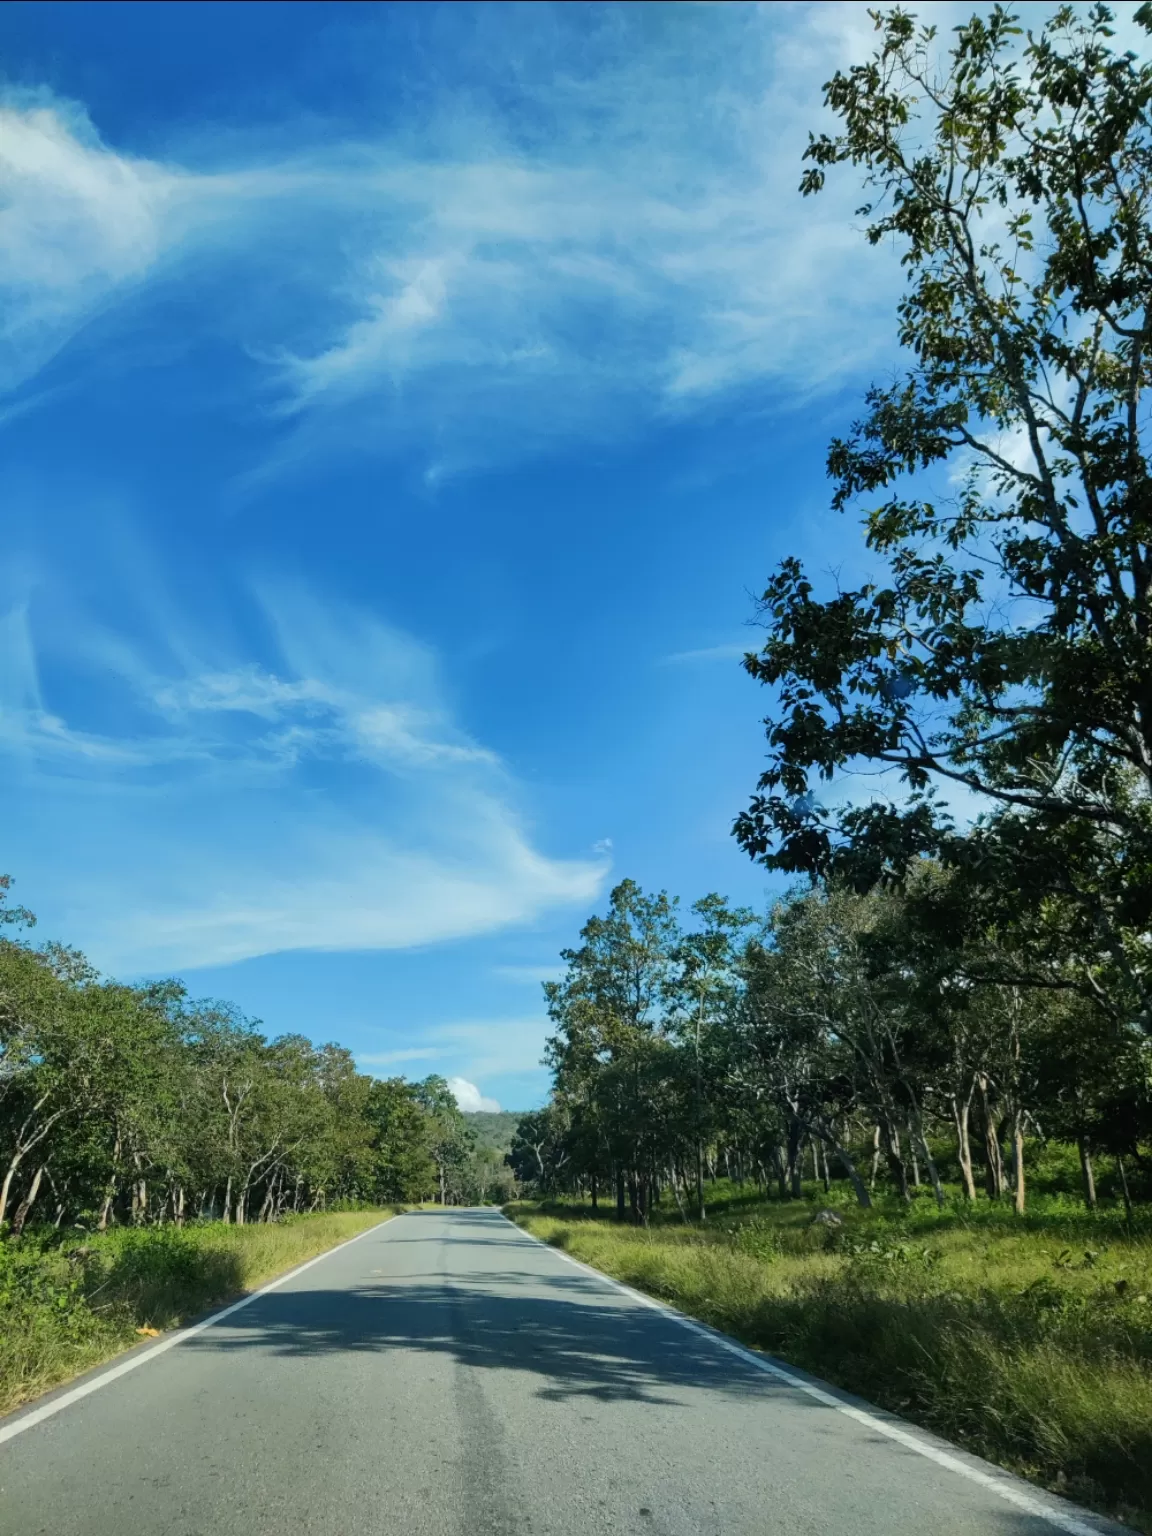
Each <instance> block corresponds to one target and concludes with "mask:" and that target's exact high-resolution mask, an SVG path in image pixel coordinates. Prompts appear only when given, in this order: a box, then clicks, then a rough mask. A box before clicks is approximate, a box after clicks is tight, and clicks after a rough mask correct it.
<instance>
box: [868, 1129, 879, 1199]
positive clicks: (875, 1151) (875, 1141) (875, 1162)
mask: <svg viewBox="0 0 1152 1536" xmlns="http://www.w3.org/2000/svg"><path fill="white" fill-rule="evenodd" d="M879 1171H880V1127H879V1126H878V1125H877V1126H875V1127H873V1130H872V1172H871V1173H870V1174H869V1176H868V1188H869V1189H875V1188H876V1175H877V1173H879Z"/></svg>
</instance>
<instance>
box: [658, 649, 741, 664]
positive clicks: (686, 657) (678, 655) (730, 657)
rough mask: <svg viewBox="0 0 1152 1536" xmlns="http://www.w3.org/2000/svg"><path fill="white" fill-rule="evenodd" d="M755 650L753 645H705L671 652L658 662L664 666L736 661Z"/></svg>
mask: <svg viewBox="0 0 1152 1536" xmlns="http://www.w3.org/2000/svg"><path fill="white" fill-rule="evenodd" d="M755 649H756V647H755V646H754V645H705V646H702V647H701V648H700V649H699V650H695V651H673V652H672V654H671V655H670V656H662V657H661V658H660V660H661V662H662V663H663V664H664V665H665V666H670V665H674V664H676V663H679V662H685V661H736V660H738V659H739V658H740V657H741V656H744V655H746V654H747V652H748V651H751V650H755Z"/></svg>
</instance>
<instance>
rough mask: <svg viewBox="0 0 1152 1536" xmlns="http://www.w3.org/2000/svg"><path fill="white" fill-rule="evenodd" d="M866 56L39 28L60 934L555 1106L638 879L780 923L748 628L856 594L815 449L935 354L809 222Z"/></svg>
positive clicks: (9, 538) (126, 970)
mask: <svg viewBox="0 0 1152 1536" xmlns="http://www.w3.org/2000/svg"><path fill="white" fill-rule="evenodd" d="M934 9H935V10H936V11H938V12H942V11H943V10H944V9H945V8H943V7H934ZM869 39H870V24H869V22H868V20H867V16H866V13H865V10H864V8H863V7H858V6H856V5H854V4H827V5H819V6H805V5H795V6H793V5H781V4H776V5H772V6H769V7H766V8H761V7H757V6H743V5H732V6H723V7H721V6H694V5H670V6H664V5H660V4H650V5H645V6H630V7H625V8H623V9H620V8H616V7H614V6H610V5H587V6H560V7H555V8H554V7H550V6H547V5H533V6H520V5H504V6H492V7H488V6H484V5H476V6H452V5H446V6H438V5H434V4H431V5H423V6H400V7H392V6H388V5H383V6H374V5H354V6H344V5H340V4H334V3H329V4H324V5H309V4H302V3H297V4H293V5H280V4H269V3H263V4H259V5H214V6H203V5H199V4H191V5H186V4H179V3H176V4H172V3H170V4H165V5H146V4H132V5H123V6H122V5H115V4H112V5H109V4H86V5H67V4H66V5H56V4H35V5H24V4H9V5H8V6H6V7H5V8H4V11H3V15H2V16H0V43H2V55H3V59H4V70H5V75H4V88H3V93H2V96H0V114H2V115H0V178H2V180H3V188H2V192H3V197H2V199H0V208H2V211H0V285H2V287H3V290H4V292H3V313H4V321H3V330H2V332H0V386H2V388H3V397H2V400H0V427H2V431H3V439H4V441H3V452H2V455H0V520H2V524H0V528H2V537H3V543H4V549H5V556H4V560H3V562H2V565H0V805H2V806H3V808H4V821H3V840H2V843H0V869H3V870H6V871H7V872H9V873H11V874H12V875H13V876H14V877H15V878H16V881H17V886H16V892H15V894H16V895H17V897H18V899H20V900H21V901H23V902H24V903H25V904H26V905H28V906H30V907H31V908H32V909H33V910H34V911H35V912H36V913H37V915H38V917H39V928H38V933H39V935H41V936H43V937H49V936H51V937H59V938H62V939H65V940H67V941H68V942H70V943H73V944H76V945H79V946H80V947H82V948H83V949H85V950H86V951H87V952H88V953H89V954H90V955H91V956H92V958H93V959H94V960H95V961H96V963H97V964H98V965H100V966H101V967H102V968H103V969H105V970H106V971H108V972H110V973H112V974H115V975H119V976H124V977H133V976H142V975H156V974H169V973H176V974H180V975H182V976H183V977H184V978H185V979H186V980H187V982H188V985H189V987H190V989H191V991H192V992H193V994H194V995H197V996H203V995H216V996H224V997H228V998H231V999H233V1000H234V1001H236V1002H237V1003H238V1004H239V1005H240V1006H241V1007H242V1008H244V1009H245V1010H246V1011H247V1012H248V1013H250V1014H252V1015H255V1016H257V1017H259V1018H261V1019H263V1021H264V1023H265V1026H266V1027H267V1028H268V1029H269V1030H270V1031H272V1032H274V1033H278V1032H281V1031H285V1030H302V1031H304V1032H306V1033H308V1034H310V1035H312V1036H314V1037H315V1038H317V1039H337V1040H340V1041H342V1042H344V1043H345V1044H347V1045H348V1046H350V1047H351V1048H353V1049H354V1050H355V1051H356V1052H357V1053H358V1055H359V1057H360V1060H361V1061H362V1062H363V1063H364V1065H365V1067H366V1069H369V1070H373V1071H377V1072H380V1073H382V1074H384V1073H389V1072H393V1071H403V1072H406V1073H408V1074H409V1075H416V1076H423V1075H424V1074H425V1073H427V1072H429V1071H438V1072H441V1073H443V1074H444V1075H445V1076H448V1077H452V1078H459V1079H461V1080H463V1081H464V1082H465V1083H467V1084H471V1085H473V1087H474V1088H475V1089H476V1090H477V1092H478V1093H479V1094H480V1095H483V1096H485V1097H486V1098H490V1099H493V1100H496V1101H498V1102H499V1103H501V1104H503V1105H505V1106H507V1107H513V1108H520V1107H524V1106H527V1105H529V1104H531V1103H534V1102H537V1101H538V1100H539V1099H540V1098H541V1096H542V1094H543V1092H544V1089H545V1081H546V1080H545V1075H544V1073H543V1071H542V1070H541V1069H540V1067H539V1066H538V1059H539V1055H540V1048H541V1044H542V1041H543V1038H544V1034H545V1032H546V1029H545V1020H544V1014H543V1009H542V1006H541V1000H540V987H539V984H540V981H541V979H542V978H543V977H545V976H546V975H548V974H549V973H550V972H551V970H552V969H553V968H554V967H555V964H556V956H557V953H558V951H559V950H560V948H562V947H563V946H564V945H565V944H568V943H570V942H572V940H573V939H574V938H575V936H576V933H577V931H578V929H579V926H580V924H581V923H582V921H583V920H584V918H585V917H586V916H587V914H588V913H589V912H590V911H591V910H593V909H594V908H595V907H597V906H598V905H600V904H602V902H603V899H604V896H605V895H606V892H607V890H608V889H609V888H610V886H611V884H612V883H613V882H614V881H615V880H617V879H619V878H622V877H624V876H626V875H628V876H632V877H633V878H635V879H637V880H639V881H640V882H641V883H642V884H643V885H645V886H653V887H660V886H663V887H667V888H668V889H669V890H670V891H673V892H677V893H679V894H680V895H681V896H682V897H683V898H684V900H685V903H688V902H690V901H691V900H693V899H694V898H695V897H697V896H698V895H701V894H703V893H704V892H705V891H708V890H713V889H716V890H720V891H723V892H725V893H727V894H729V895H731V896H732V897H733V898H735V899H739V900H741V901H745V902H750V903H753V904H763V902H764V901H765V900H766V898H767V894H768V889H769V886H768V881H767V878H766V876H765V875H764V872H763V871H760V870H758V869H757V868H755V867H754V866H753V865H752V864H750V863H749V862H748V861H747V860H746V859H745V858H744V856H743V855H742V854H741V853H740V852H739V850H738V849H737V848H736V846H735V844H734V843H733V841H732V839H731V836H730V831H729V829H730V826H731V822H732V819H733V817H734V816H735V815H736V814H737V812H738V811H739V810H740V809H741V808H742V806H743V804H744V802H745V800H746V799H747V796H748V794H749V792H750V790H751V788H752V786H753V783H754V781H755V778H756V775H757V773H758V771H759V766H760V761H761V757H762V736H761V728H760V725H759V718H760V715H761V714H762V713H763V710H764V707H765V705H766V703H767V701H766V699H764V698H762V697H761V696H760V695H759V693H758V690H757V689H756V688H755V686H754V685H753V684H752V683H751V682H750V681H749V680H748V679H747V678H746V677H745V676H744V674H743V673H742V672H741V670H740V667H739V660H738V658H739V654H740V652H741V651H742V650H743V648H744V647H745V646H746V645H747V644H748V643H749V642H750V641H751V640H753V639H754V632H752V631H749V630H748V629H747V628H746V624H747V620H748V619H749V617H750V615H751V613H752V606H753V605H752V594H754V592H755V591H757V590H759V588H760V587H761V586H762V584H763V581H764V578H765V577H766V575H767V573H768V571H769V569H770V568H771V566H772V565H773V564H774V563H775V561H776V560H777V559H779V558H780V557H781V556H782V555H784V554H787V553H795V554H798V555H800V556H801V557H803V558H804V559H806V560H808V561H809V562H811V563H812V564H813V565H814V566H815V567H816V568H817V569H820V570H825V571H831V570H834V569H841V570H849V569H855V568H856V567H857V566H858V564H859V560H860V553H859V547H858V544H857V542H856V536H855V532H854V529H853V526H852V523H851V522H850V521H848V520H842V519H839V518H837V517H835V516H833V515H832V514H831V513H830V512H829V511H828V510H827V488H826V485H825V481H824V477H823V459H824V451H825V447H826V444H827V440H828V438H829V437H830V436H831V435H832V433H833V432H834V431H837V430H840V429H842V428H843V426H844V425H845V423H846V422H847V421H848V419H849V418H850V416H851V414H852V412H853V409H854V406H855V405H856V403H857V402H858V399H859V393H860V389H861V386H862V384H863V383H865V382H866V381H867V379H868V378H869V377H871V376H873V375H875V374H877V373H879V372H883V371H885V370H886V369H890V368H891V366H892V364H893V361H894V359H893V355H892V331H893V319H892V312H893V302H894V296H895V293H896V291H897V286H898V281H899V278H898V273H897V270H896V267H895V263H894V261H893V260H892V257H891V254H890V253H889V252H886V251H870V250H869V249H868V248H867V247H866V245H865V244H864V242H863V240H862V238H861V236H860V233H859V230H858V228H857V227H855V226H856V221H855V220H854V219H853V217H852V209H853V207H854V205H855V203H856V202H857V201H859V197H858V189H857V187H855V186H854V185H853V184H852V183H851V180H850V179H849V178H845V180H844V182H843V184H841V185H838V186H836V187H834V188H833V189H832V190H831V191H830V192H829V193H828V194H826V195H825V196H823V197H821V198H819V199H816V200H810V201H807V202H805V201H804V200H803V199H801V198H800V197H799V195H798V193H797V192H796V183H797V181H798V177H799V156H800V152H801V150H802V148H803V144H804V142H805V141H806V136H807V132H808V130H809V129H810V128H817V127H819V126H820V125H821V123H822V109H821V107H820V85H821V83H822V82H823V81H824V80H825V79H827V78H828V76H829V75H830V74H831V73H832V72H833V70H834V69H835V68H836V67H838V66H839V65H842V64H845V63H847V62H851V61H852V60H853V59H856V58H859V57H860V56H861V54H862V53H863V51H864V50H865V49H866V48H867V46H868V43H869ZM461 1092H462V1094H463V1095H464V1096H465V1097H466V1098H467V1099H468V1102H469V1103H473V1102H475V1096H474V1095H473V1094H472V1093H471V1091H470V1090H468V1089H462V1090H461Z"/></svg>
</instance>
